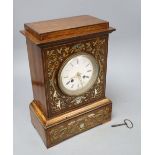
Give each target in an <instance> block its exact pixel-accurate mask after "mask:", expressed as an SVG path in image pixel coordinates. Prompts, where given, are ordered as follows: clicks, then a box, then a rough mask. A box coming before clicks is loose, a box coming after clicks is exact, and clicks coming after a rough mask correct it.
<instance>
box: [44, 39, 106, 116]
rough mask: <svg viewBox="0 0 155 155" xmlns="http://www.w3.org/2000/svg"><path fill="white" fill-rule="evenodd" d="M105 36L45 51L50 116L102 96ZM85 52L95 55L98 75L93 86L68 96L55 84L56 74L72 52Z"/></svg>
mask: <svg viewBox="0 0 155 155" xmlns="http://www.w3.org/2000/svg"><path fill="white" fill-rule="evenodd" d="M106 43H107V39H106V38H100V37H98V38H93V39H90V40H85V41H81V42H74V43H68V44H63V45H61V46H56V47H52V48H51V49H48V50H46V51H45V60H46V62H45V74H46V92H47V102H48V104H49V109H50V112H51V114H50V115H51V116H52V115H53V114H59V113H62V112H65V111H67V110H70V109H74V108H76V107H80V106H82V105H84V104H87V103H91V102H94V101H96V100H99V99H101V98H103V97H104V87H105V76H106V55H107V48H106V45H107V44H106ZM80 52H85V53H88V54H91V55H93V56H94V57H95V59H96V60H97V62H98V64H99V68H100V70H99V75H98V79H97V81H96V83H95V84H94V86H93V87H92V88H91V89H90V90H88V91H87V92H85V93H84V94H82V95H80V96H68V95H65V94H63V93H62V92H61V90H60V89H59V88H58V84H57V79H58V77H57V75H58V71H59V69H60V67H61V65H62V63H63V62H64V61H65V60H66V59H67V58H68V57H69V56H71V55H72V54H76V53H80Z"/></svg>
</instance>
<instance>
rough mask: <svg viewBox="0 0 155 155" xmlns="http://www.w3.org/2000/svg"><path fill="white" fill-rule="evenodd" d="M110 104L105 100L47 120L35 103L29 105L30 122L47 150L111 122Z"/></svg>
mask: <svg viewBox="0 0 155 155" xmlns="http://www.w3.org/2000/svg"><path fill="white" fill-rule="evenodd" d="M111 112H112V102H111V101H110V100H109V99H107V98H105V99H103V100H100V101H98V102H95V103H92V104H90V105H87V106H85V107H82V108H80V109H77V110H74V111H71V112H68V113H65V114H63V115H61V116H57V117H55V118H51V119H47V118H46V117H45V116H44V114H43V113H42V112H41V111H40V109H39V108H38V106H37V104H36V101H33V102H32V103H31V104H30V113H31V121H32V124H33V126H34V127H35V128H36V130H37V131H38V133H39V135H40V136H41V138H42V140H43V141H44V143H45V145H46V147H47V148H49V147H52V146H54V145H56V144H58V143H60V142H62V141H64V140H66V139H68V138H70V137H72V136H75V135H77V134H79V133H82V132H84V131H86V130H88V129H91V128H93V127H95V126H97V125H100V124H103V123H105V122H107V121H110V120H111Z"/></svg>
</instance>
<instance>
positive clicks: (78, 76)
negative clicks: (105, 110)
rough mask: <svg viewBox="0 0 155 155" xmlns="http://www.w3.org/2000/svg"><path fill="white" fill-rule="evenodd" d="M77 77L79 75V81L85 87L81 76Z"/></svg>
mask: <svg viewBox="0 0 155 155" xmlns="http://www.w3.org/2000/svg"><path fill="white" fill-rule="evenodd" d="M77 77H78V79H79V81H80V84H81V86H82V87H83V83H82V79H81V76H77Z"/></svg>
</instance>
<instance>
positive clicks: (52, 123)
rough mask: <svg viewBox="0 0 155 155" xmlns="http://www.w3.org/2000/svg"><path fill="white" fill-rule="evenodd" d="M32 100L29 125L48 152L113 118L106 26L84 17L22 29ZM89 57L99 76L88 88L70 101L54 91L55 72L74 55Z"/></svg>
mask: <svg viewBox="0 0 155 155" xmlns="http://www.w3.org/2000/svg"><path fill="white" fill-rule="evenodd" d="M24 28H25V29H24V30H23V31H21V32H22V34H24V35H25V37H26V43H27V51H28V58H29V66H30V73H31V80H32V88H33V96H34V100H33V101H32V102H31V104H30V113H31V121H32V124H33V126H34V127H35V128H36V130H37V131H38V133H39V135H40V136H41V138H42V139H43V141H44V143H45V145H46V147H47V148H49V147H51V146H53V145H55V144H57V143H59V142H61V141H63V140H65V139H68V138H70V137H72V136H74V135H76V134H79V133H81V132H83V131H86V130H88V129H90V128H93V127H95V126H97V125H99V124H103V123H105V122H107V121H110V119H111V111H112V102H111V101H110V100H109V99H107V98H106V97H105V86H106V69H107V54H108V37H109V33H111V32H112V31H114V30H115V29H114V28H111V27H109V22H107V21H104V20H100V19H98V18H95V17H92V16H88V15H83V16H76V17H70V18H63V19H56V20H49V21H41V22H33V23H27V24H24ZM81 52H84V53H88V54H91V55H92V56H93V57H94V58H95V59H96V60H97V62H98V64H99V75H98V78H97V80H96V82H95V84H94V85H93V87H92V88H91V89H89V90H88V91H87V92H85V93H84V94H82V95H79V96H69V95H65V94H64V93H63V92H61V90H60V88H59V86H58V72H59V69H60V67H61V65H62V64H63V62H64V61H65V60H66V59H67V58H68V57H70V56H72V55H73V54H78V53H79V54H80V53H81Z"/></svg>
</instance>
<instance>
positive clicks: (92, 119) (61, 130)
mask: <svg viewBox="0 0 155 155" xmlns="http://www.w3.org/2000/svg"><path fill="white" fill-rule="evenodd" d="M110 118H111V105H107V106H105V107H102V108H100V109H97V110H93V111H92V112H89V113H87V114H84V115H82V116H79V117H76V118H75V119H71V120H69V121H66V122H64V123H61V124H60V125H58V126H55V127H52V128H51V129H50V130H49V132H48V133H49V137H50V141H51V144H54V143H57V142H60V141H62V140H64V139H67V138H69V137H71V136H74V135H76V134H78V133H81V132H83V131H86V130H88V129H90V128H92V127H95V126H97V125H99V124H102V123H104V122H106V121H108V120H110Z"/></svg>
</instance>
